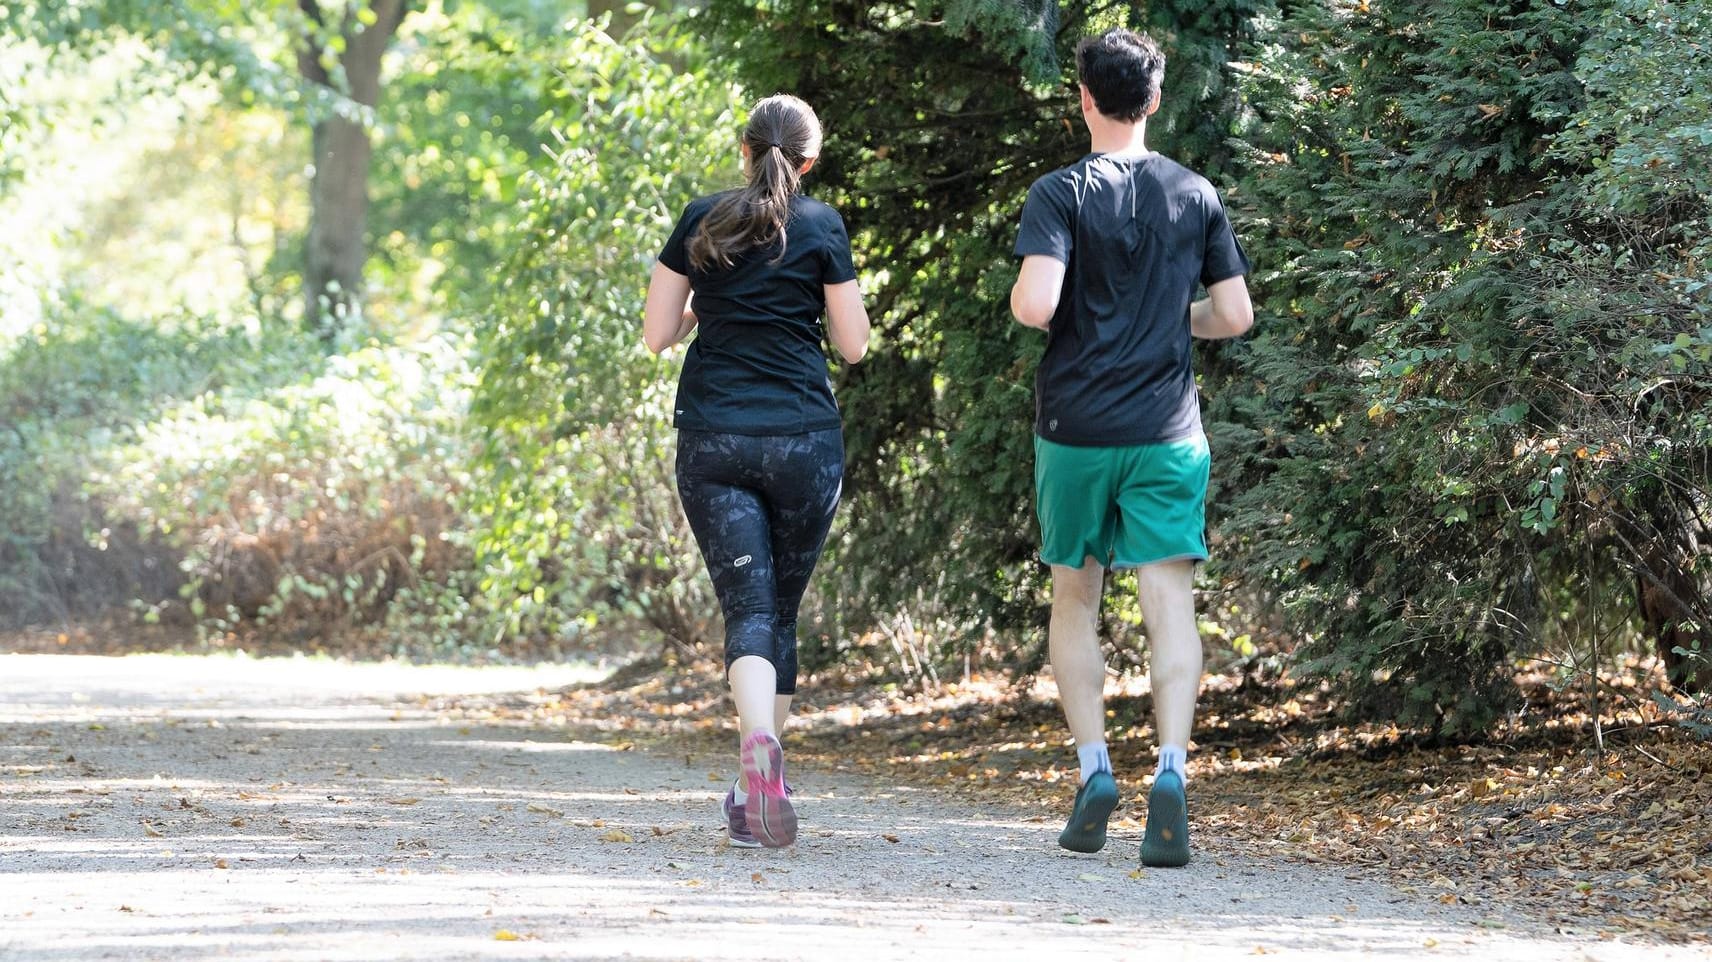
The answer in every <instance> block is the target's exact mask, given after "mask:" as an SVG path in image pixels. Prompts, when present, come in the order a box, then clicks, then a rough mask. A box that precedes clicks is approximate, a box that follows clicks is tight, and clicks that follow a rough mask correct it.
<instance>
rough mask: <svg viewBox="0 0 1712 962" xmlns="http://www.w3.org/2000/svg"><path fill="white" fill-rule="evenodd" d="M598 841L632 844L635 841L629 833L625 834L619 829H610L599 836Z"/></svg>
mask: <svg viewBox="0 0 1712 962" xmlns="http://www.w3.org/2000/svg"><path fill="white" fill-rule="evenodd" d="M600 840H601V841H603V842H634V841H636V840H635V839H633V838H631V837H630V833H629V832H626V831H624V830H623V829H619V828H615V829H611V830H609V831H608V832H606V833H605V834H603V835H601V837H600Z"/></svg>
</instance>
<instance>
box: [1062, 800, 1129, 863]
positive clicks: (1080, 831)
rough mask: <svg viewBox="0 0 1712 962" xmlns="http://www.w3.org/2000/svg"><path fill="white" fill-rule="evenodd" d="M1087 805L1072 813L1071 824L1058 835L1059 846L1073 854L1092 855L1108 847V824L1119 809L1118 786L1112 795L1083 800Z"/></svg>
mask: <svg viewBox="0 0 1712 962" xmlns="http://www.w3.org/2000/svg"><path fill="white" fill-rule="evenodd" d="M1082 801H1083V802H1085V803H1086V804H1085V805H1083V806H1081V807H1080V808H1078V809H1076V810H1074V811H1072V812H1071V813H1070V819H1071V821H1070V824H1068V825H1066V826H1064V831H1063V832H1060V833H1059V835H1058V846H1059V847H1060V848H1064V849H1068V850H1070V851H1072V852H1082V853H1084V854H1092V853H1094V852H1098V851H1099V850H1100V849H1102V848H1105V847H1106V822H1107V821H1108V820H1109V819H1110V818H1111V817H1112V812H1114V811H1116V810H1117V807H1118V792H1117V786H1116V785H1114V786H1112V791H1111V793H1110V794H1109V795H1108V794H1105V793H1102V794H1099V795H1093V794H1090V795H1088V796H1087V797H1086V798H1084V799H1082Z"/></svg>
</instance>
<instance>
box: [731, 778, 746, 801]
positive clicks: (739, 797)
mask: <svg viewBox="0 0 1712 962" xmlns="http://www.w3.org/2000/svg"><path fill="white" fill-rule="evenodd" d="M731 800H732V801H734V802H736V803H737V804H739V805H747V804H749V793H748V792H746V791H744V790H743V776H742V775H739V776H737V781H735V782H732V783H731Z"/></svg>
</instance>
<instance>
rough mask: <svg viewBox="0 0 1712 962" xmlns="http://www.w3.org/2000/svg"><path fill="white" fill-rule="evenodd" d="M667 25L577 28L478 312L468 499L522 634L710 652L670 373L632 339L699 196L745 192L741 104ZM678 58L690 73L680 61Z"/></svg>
mask: <svg viewBox="0 0 1712 962" xmlns="http://www.w3.org/2000/svg"><path fill="white" fill-rule="evenodd" d="M698 58H699V51H698V47H697V44H696V43H695V41H694V38H693V36H692V35H691V34H690V33H688V32H687V31H684V30H682V29H679V28H675V27H672V26H670V25H668V24H663V23H659V22H654V23H649V24H644V25H643V27H642V28H639V29H637V30H635V31H632V33H631V34H630V35H629V36H628V38H627V39H626V40H624V41H622V42H620V41H615V40H613V39H612V38H610V37H609V36H608V35H607V34H606V33H604V32H603V31H602V30H601V29H599V28H598V26H597V25H593V24H586V23H585V24H573V25H572V26H571V27H570V28H569V33H568V34H567V36H566V37H565V46H564V48H563V49H562V50H561V51H560V53H559V59H560V60H561V62H566V63H574V64H576V65H577V68H576V70H575V72H574V73H564V74H560V75H557V76H555V77H554V78H553V81H552V83H551V85H550V87H549V88H548V90H547V92H546V94H545V97H546V102H547V108H548V109H547V112H546V113H545V115H544V116H543V117H542V120H541V123H542V124H544V125H546V126H547V127H548V128H549V129H551V131H552V132H553V134H554V136H555V137H556V139H557V143H558V147H557V148H556V150H555V151H554V153H553V160H554V163H553V165H552V166H551V167H550V168H549V169H548V170H546V171H544V172H542V173H541V174H539V175H532V176H531V177H529V178H527V179H526V182H525V183H524V185H523V186H522V188H521V195H522V197H523V204H524V207H523V212H522V216H523V221H522V224H521V225H520V227H519V229H518V232H517V234H516V238H517V248H516V250H515V252H514V253H513V255H512V256H511V257H510V259H509V260H508V261H507V262H506V264H505V265H504V267H503V272H502V273H503V282H502V284H501V287H500V290H499V291H498V293H497V297H496V300H495V301H494V303H493V304H492V305H490V306H488V307H487V308H486V310H485V313H484V314H483V315H482V316H481V317H480V318H478V319H477V321H476V323H477V330H478V340H479V343H480V360H479V364H480V371H481V380H480V384H479V388H478V392H477V399H476V407H475V419H476V423H477V425H478V426H479V428H480V430H481V431H482V432H483V435H482V439H483V444H484V450H483V455H482V460H481V465H480V470H479V473H478V475H477V478H476V480H475V482H474V483H473V484H472V486H471V488H470V497H469V502H470V505H471V510H472V511H473V512H474V513H475V516H476V517H477V518H478V519H479V520H480V525H481V532H480V534H479V536H478V538H477V540H476V544H475V547H476V550H477V555H478V567H479V568H480V570H481V571H482V572H483V581H482V590H483V591H484V592H488V593H489V594H491V595H493V596H494V597H496V599H500V600H501V601H502V602H503V603H505V604H506V605H507V606H508V610H509V612H510V625H511V629H512V630H514V631H522V632H537V631H564V630H572V631H575V630H581V629H587V628H591V627H593V626H594V625H595V624H596V623H597V622H599V621H601V620H603V619H610V618H613V617H615V616H616V617H619V618H631V619H637V620H643V621H646V622H648V623H651V624H652V625H654V626H655V627H657V628H659V629H661V630H662V631H663V632H664V633H665V634H666V636H667V637H669V638H673V639H675V640H677V641H679V642H682V643H686V644H693V643H695V642H698V641H701V640H704V639H705V637H706V635H707V634H708V630H709V629H708V624H709V622H710V621H711V619H712V613H713V612H715V611H716V610H717V606H715V605H714V604H713V601H712V599H711V597H710V596H709V591H708V588H707V586H706V579H705V578H704V577H701V576H700V575H699V567H698V566H697V563H696V561H695V558H696V557H697V555H696V550H695V546H694V543H693V541H692V540H691V538H690V535H689V532H688V530H687V526H686V525H685V524H684V522H683V520H682V514H681V512H680V511H679V509H678V506H677V500H676V493H675V491H674V489H673V487H672V484H671V474H672V472H671V459H672V433H671V428H670V426H669V425H670V416H669V411H670V402H671V392H672V390H673V388H672V384H673V382H674V381H675V374H676V369H677V364H676V363H675V362H674V361H671V360H665V359H657V358H654V357H653V356H651V355H649V354H648V353H647V351H646V349H645V348H644V346H643V344H642V339H641V336H640V318H641V316H642V299H643V293H644V290H645V288H646V286H647V278H648V273H649V270H650V268H651V265H652V262H653V258H654V255H655V254H656V253H657V251H658V249H659V246H660V244H661V243H663V242H664V239H665V237H666V235H667V234H668V233H669V232H670V230H671V224H672V223H673V221H674V220H675V219H676V218H677V216H678V214H679V213H680V212H681V211H682V209H683V207H684V205H685V204H687V203H688V202H689V201H690V200H691V199H692V198H693V197H695V196H697V195H698V194H702V193H707V192H710V191H712V190H715V189H720V188H723V187H724V186H726V185H727V184H730V183H733V182H735V180H736V178H737V176H738V174H737V171H736V166H735V149H734V144H735V137H736V132H737V131H738V130H739V129H740V128H739V125H740V123H741V116H740V113H739V111H740V108H739V100H738V98H737V92H736V90H735V89H734V88H732V87H731V86H730V84H729V83H727V82H725V81H724V80H723V79H722V77H721V75H720V73H719V72H718V71H717V70H716V69H714V68H713V67H712V66H711V65H707V64H701V63H697V62H696V61H697V60H698ZM683 64H694V66H693V67H685V66H683Z"/></svg>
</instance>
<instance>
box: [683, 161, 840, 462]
mask: <svg viewBox="0 0 1712 962" xmlns="http://www.w3.org/2000/svg"><path fill="white" fill-rule="evenodd" d="M723 196H724V195H723V194H714V195H712V196H710V197H703V198H700V199H698V200H695V201H692V202H691V203H690V205H689V206H688V207H686V208H685V209H684V213H683V216H682V217H679V218H678V226H677V228H676V229H674V230H673V231H672V236H671V238H670V239H668V240H667V241H666V246H665V249H664V250H662V251H660V263H661V264H664V265H665V266H666V267H668V268H670V269H672V270H674V271H677V272H678V273H679V274H683V275H685V276H687V277H688V278H689V279H690V289H691V290H692V291H694V292H695V300H694V302H693V303H692V304H691V307H692V308H693V309H694V310H695V313H696V331H697V333H696V338H695V340H694V341H692V342H691V343H690V346H689V353H688V355H687V356H686V357H685V358H684V369H683V374H682V376H681V377H680V378H679V380H678V400H677V404H676V406H675V409H676V413H677V416H676V418H675V419H674V421H673V423H674V424H675V425H676V426H677V427H678V428H679V429H682V430H692V431H718V432H721V433H726V434H751V435H768V434H806V433H808V432H810V431H823V430H826V429H828V428H836V427H838V426H839V418H838V405H837V403H836V402H834V401H833V399H832V382H831V380H830V379H829V378H828V376H827V360H826V353H825V351H824V350H823V349H822V347H821V345H822V343H823V341H824V340H825V336H826V335H825V329H824V328H823V327H822V325H821V314H822V313H824V312H825V310H826V290H825V286H826V285H827V284H841V283H844V282H845V281H851V280H855V279H856V267H855V265H854V264H853V263H852V261H851V259H850V237H849V235H848V234H847V233H846V232H845V230H844V219H843V218H842V217H840V216H838V212H837V211H835V210H833V209H832V208H830V207H828V206H826V205H825V204H822V203H821V202H819V201H817V200H813V199H810V198H808V197H803V196H801V195H798V196H796V197H793V198H792V199H791V214H790V217H789V219H788V220H787V222H786V224H785V251H784V256H783V257H782V258H779V259H778V260H777V262H775V261H774V258H777V257H778V256H779V247H778V245H777V244H773V245H771V246H770V247H768V248H766V249H761V248H756V249H753V250H749V251H746V252H744V253H742V254H740V255H738V256H737V257H736V258H735V263H734V264H733V265H732V266H731V267H727V268H718V267H715V268H714V269H713V270H709V271H703V270H700V269H698V268H695V267H692V266H690V258H689V241H690V238H691V237H693V236H694V235H695V232H696V228H697V226H699V225H700V224H701V219H702V218H703V217H705V216H707V213H708V211H710V210H712V209H713V205H714V204H715V203H717V202H718V201H719V199H720V198H721V197H723Z"/></svg>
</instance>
